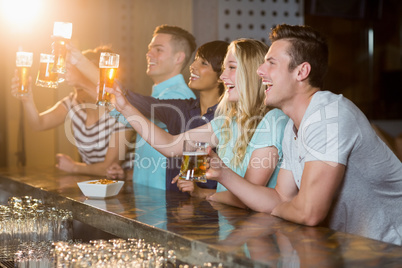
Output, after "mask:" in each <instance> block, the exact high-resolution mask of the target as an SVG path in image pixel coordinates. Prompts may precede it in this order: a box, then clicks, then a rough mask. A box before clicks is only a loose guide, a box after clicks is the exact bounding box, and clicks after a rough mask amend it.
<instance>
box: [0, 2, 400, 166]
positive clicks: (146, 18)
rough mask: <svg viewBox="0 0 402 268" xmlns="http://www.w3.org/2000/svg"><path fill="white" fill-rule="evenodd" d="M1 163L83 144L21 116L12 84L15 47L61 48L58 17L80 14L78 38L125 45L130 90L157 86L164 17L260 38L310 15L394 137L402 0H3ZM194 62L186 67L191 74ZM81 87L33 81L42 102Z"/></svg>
mask: <svg viewBox="0 0 402 268" xmlns="http://www.w3.org/2000/svg"><path fill="white" fill-rule="evenodd" d="M0 13H1V15H0V36H1V37H2V42H0V55H1V60H0V84H1V90H0V166H1V167H7V166H10V167H11V166H18V165H19V166H23V165H25V166H29V167H39V166H40V167H43V166H45V167H46V166H53V165H54V164H55V154H56V153H65V154H68V155H70V156H72V157H73V158H77V157H78V154H77V152H76V149H75V147H74V145H73V144H71V142H70V141H69V140H68V139H67V138H66V135H65V131H64V127H63V126H60V127H59V128H57V129H55V130H49V131H45V132H34V131H32V130H30V129H29V127H28V126H27V125H26V123H24V122H23V121H22V122H21V117H20V112H21V107H20V103H19V101H18V100H17V99H15V98H14V97H12V96H11V94H10V90H11V89H10V85H11V77H12V75H13V72H14V70H15V53H16V51H18V50H24V51H29V52H33V53H34V62H33V66H32V69H31V76H32V79H33V81H34V80H35V79H36V74H37V71H38V65H39V54H40V53H51V43H52V39H51V35H52V31H53V23H54V22H55V21H65V22H72V23H73V34H72V38H71V41H72V42H73V43H74V45H75V46H76V47H78V48H79V49H81V50H86V49H90V48H94V47H96V46H98V45H111V46H112V49H113V50H114V51H115V52H116V53H119V54H120V57H121V62H120V68H119V72H120V73H119V78H120V80H122V82H123V84H124V85H125V86H126V87H127V88H128V89H130V90H133V91H136V92H139V93H142V94H146V95H149V94H150V93H151V86H152V81H151V79H150V78H148V77H147V76H146V73H145V71H146V59H145V53H146V51H147V46H148V43H149V42H150V40H151V38H152V33H153V30H154V28H155V27H156V26H158V25H161V24H170V25H177V26H180V27H182V28H184V29H186V30H188V31H190V32H192V33H193V34H194V36H195V37H196V41H197V45H198V46H199V45H202V44H203V43H205V42H209V41H212V40H216V39H220V40H226V41H231V40H234V39H236V38H240V37H249V38H256V39H259V40H262V41H264V42H266V43H267V44H268V45H269V41H268V33H269V31H270V29H271V28H272V27H273V26H275V25H277V24H281V23H287V24H306V25H310V26H313V27H315V28H317V29H318V30H320V31H321V32H322V33H324V34H325V35H326V36H327V38H328V41H329V45H330V68H329V73H328V75H327V77H326V82H325V89H327V90H331V91H333V92H335V93H341V94H343V95H345V96H346V97H347V98H349V99H351V100H352V101H353V102H354V103H355V104H356V105H357V106H358V107H359V108H360V109H361V110H362V111H363V112H364V113H365V114H366V116H367V117H368V118H369V120H371V121H372V122H373V123H375V124H376V125H378V126H380V128H381V129H382V130H384V132H385V133H386V135H388V136H389V137H390V138H393V137H396V136H397V135H399V134H400V133H401V132H402V101H401V99H402V74H401V73H402V67H401V66H402V1H400V0H169V1H166V0H146V1H143V0H0ZM188 75H189V72H188V68H187V69H186V72H185V73H184V76H185V79H187V78H188ZM71 91H72V89H71V88H69V87H68V86H67V85H65V84H61V85H59V87H58V88H57V89H50V88H42V87H36V86H33V93H34V98H35V102H36V105H37V107H38V110H39V112H42V111H44V110H46V109H48V108H50V107H51V106H53V105H54V104H55V103H56V102H57V101H58V100H60V99H62V98H63V97H64V96H67V95H68V94H69V93H70V92H71Z"/></svg>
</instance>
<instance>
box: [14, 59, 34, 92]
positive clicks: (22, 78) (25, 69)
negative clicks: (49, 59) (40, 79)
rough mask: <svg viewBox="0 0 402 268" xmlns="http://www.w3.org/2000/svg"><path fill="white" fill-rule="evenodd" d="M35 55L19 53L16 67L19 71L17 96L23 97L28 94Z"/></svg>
mask: <svg viewBox="0 0 402 268" xmlns="http://www.w3.org/2000/svg"><path fill="white" fill-rule="evenodd" d="M32 60H33V53H32V52H22V51H19V52H17V58H16V66H17V70H18V78H19V88H18V92H17V95H18V96H23V95H26V94H27V93H28V87H29V83H28V79H29V71H30V69H31V66H32Z"/></svg>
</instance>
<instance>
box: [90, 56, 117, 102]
mask: <svg viewBox="0 0 402 268" xmlns="http://www.w3.org/2000/svg"><path fill="white" fill-rule="evenodd" d="M119 58H120V56H119V54H115V53H108V52H102V53H101V55H100V59H99V68H100V80H99V88H98V99H97V100H96V104H97V105H99V106H109V105H111V103H110V93H108V92H106V88H112V87H113V83H114V79H115V77H116V72H117V68H118V67H119Z"/></svg>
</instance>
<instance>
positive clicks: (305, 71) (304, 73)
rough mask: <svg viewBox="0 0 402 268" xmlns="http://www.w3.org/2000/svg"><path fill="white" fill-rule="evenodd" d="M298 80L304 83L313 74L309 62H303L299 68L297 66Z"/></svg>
mask: <svg viewBox="0 0 402 268" xmlns="http://www.w3.org/2000/svg"><path fill="white" fill-rule="evenodd" d="M297 69H298V70H297V80H298V81H303V80H306V79H307V78H308V76H309V75H310V72H311V65H310V63H308V62H303V63H302V64H300V65H299V66H297Z"/></svg>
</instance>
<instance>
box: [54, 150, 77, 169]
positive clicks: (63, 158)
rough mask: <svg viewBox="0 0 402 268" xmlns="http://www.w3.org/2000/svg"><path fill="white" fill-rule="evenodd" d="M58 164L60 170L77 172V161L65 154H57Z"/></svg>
mask: <svg viewBox="0 0 402 268" xmlns="http://www.w3.org/2000/svg"><path fill="white" fill-rule="evenodd" d="M56 160H57V164H56V167H57V168H58V169H60V170H63V171H66V172H71V173H74V172H75V161H74V160H73V159H72V158H71V157H69V156H68V155H65V154H57V155H56Z"/></svg>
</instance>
